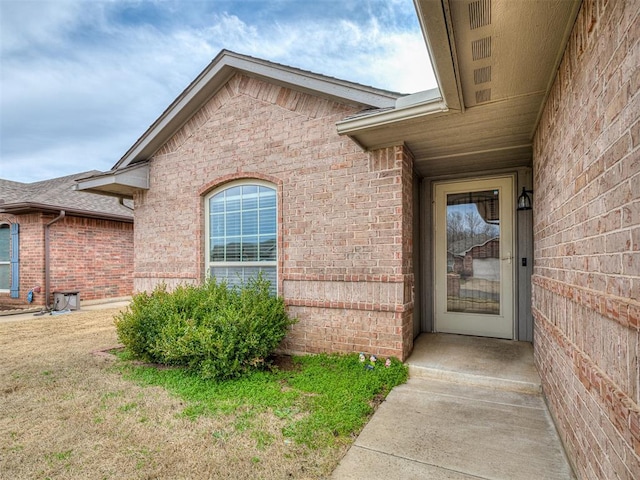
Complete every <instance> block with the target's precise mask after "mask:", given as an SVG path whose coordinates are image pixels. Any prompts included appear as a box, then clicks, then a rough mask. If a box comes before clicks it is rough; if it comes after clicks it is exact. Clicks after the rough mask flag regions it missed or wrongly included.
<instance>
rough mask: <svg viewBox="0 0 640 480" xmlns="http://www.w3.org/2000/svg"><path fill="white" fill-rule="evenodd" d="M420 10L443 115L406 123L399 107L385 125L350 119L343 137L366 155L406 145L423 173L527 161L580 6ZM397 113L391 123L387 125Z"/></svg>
mask: <svg viewBox="0 0 640 480" xmlns="http://www.w3.org/2000/svg"><path fill="white" fill-rule="evenodd" d="M414 3H415V6H416V11H417V13H418V16H419V20H420V24H421V26H422V28H423V34H424V36H425V41H426V43H427V47H428V49H429V53H430V55H431V62H432V64H433V66H434V70H435V73H436V79H437V81H438V86H439V89H440V92H441V97H442V101H441V105H440V107H442V108H440V109H432V111H429V110H427V109H425V110H424V111H423V112H421V113H420V114H418V115H410V116H403V115H402V111H403V108H401V107H399V108H396V109H395V111H394V112H385V113H384V115H383V114H377V117H378V118H379V119H380V120H383V121H382V122H380V123H378V124H376V122H375V121H370V122H367V121H366V119H364V118H362V117H358V118H354V119H346V120H344V121H343V122H340V124H339V125H338V131H339V133H343V134H348V135H349V136H351V137H352V138H353V139H354V141H356V142H357V143H358V144H360V145H361V146H363V147H364V148H366V149H375V148H378V147H380V146H385V145H390V144H394V143H399V142H404V143H405V144H406V145H407V146H408V147H409V148H410V149H411V151H412V152H413V154H414V156H415V158H416V167H417V168H418V170H419V171H420V172H421V173H422V174H425V175H426V174H429V171H430V170H431V168H430V165H431V164H430V162H434V164H435V163H438V164H440V163H442V162H445V163H447V164H448V165H449V166H450V168H451V170H452V171H455V168H456V159H458V158H459V159H463V158H464V159H473V161H475V162H478V165H477V166H482V161H483V160H482V159H485V160H484V161H485V165H490V164H489V163H486V162H491V161H492V160H493V159H494V158H500V159H504V161H509V160H508V159H509V156H510V155H511V154H513V158H514V159H516V158H517V159H518V162H521V163H522V162H525V163H526V162H530V161H531V155H530V152H531V151H532V149H531V143H532V140H533V135H534V133H535V129H536V126H537V123H538V120H539V117H540V115H541V112H542V108H543V107H544V103H545V100H546V97H547V95H548V92H549V89H550V87H551V85H552V82H553V80H554V79H555V76H556V72H557V67H558V65H559V63H560V60H561V58H562V55H563V53H564V49H565V46H566V42H567V40H568V38H569V35H570V33H571V30H572V28H573V24H574V22H575V18H576V16H577V13H578V9H579V7H580V4H581V0H559V1H547V0H527V1H515V0H414ZM402 103H403V100H402V99H399V100H398V102H397V105H398V106H399V105H401V104H402ZM406 112H407V113H410V112H411V110H406ZM394 113H395V118H394V119H393V121H384V120H386V119H387V118H392V117H393V114H394ZM374 115H376V114H374ZM371 120H374V119H373V118H372V119H371ZM527 152H529V153H528V154H527ZM527 156H528V158H527ZM465 162H467V161H466V160H465ZM500 162H502V160H500ZM443 165H444V163H443ZM461 165H462V164H461ZM468 166H469V165H465V166H464V167H461V168H464V169H467V168H468ZM495 166H496V167H497V166H499V165H497V164H496V165H495ZM438 169H440V167H438Z"/></svg>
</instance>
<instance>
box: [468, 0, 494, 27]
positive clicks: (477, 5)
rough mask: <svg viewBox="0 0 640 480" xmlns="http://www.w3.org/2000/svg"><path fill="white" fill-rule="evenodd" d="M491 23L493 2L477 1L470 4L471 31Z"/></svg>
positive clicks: (487, 0) (486, 0)
mask: <svg viewBox="0 0 640 480" xmlns="http://www.w3.org/2000/svg"><path fill="white" fill-rule="evenodd" d="M490 23H491V0H477V1H475V2H471V3H470V4H469V27H470V28H471V30H473V29H475V28H480V27H484V26H485V25H489V24H490Z"/></svg>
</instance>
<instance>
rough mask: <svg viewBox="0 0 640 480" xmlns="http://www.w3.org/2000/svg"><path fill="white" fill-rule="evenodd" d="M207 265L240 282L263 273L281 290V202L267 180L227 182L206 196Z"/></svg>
mask: <svg viewBox="0 0 640 480" xmlns="http://www.w3.org/2000/svg"><path fill="white" fill-rule="evenodd" d="M205 212H206V219H205V226H206V232H207V234H206V247H207V248H206V252H207V253H206V261H205V263H206V267H207V272H208V273H209V275H210V276H211V277H215V278H216V279H217V280H225V281H226V282H227V283H228V284H229V285H238V284H241V283H242V282H244V281H245V280H247V279H248V278H251V277H255V276H257V275H258V272H262V274H263V276H264V278H266V279H267V280H269V281H270V282H271V289H272V291H273V292H274V293H275V292H276V291H277V259H278V251H277V235H278V232H277V226H278V221H277V218H278V217H277V202H276V190H275V188H274V187H273V186H272V185H271V184H268V183H266V182H260V181H242V182H234V183H232V184H227V185H225V186H224V187H222V188H220V189H217V190H214V191H213V192H212V193H210V194H209V195H207V196H206V197H205Z"/></svg>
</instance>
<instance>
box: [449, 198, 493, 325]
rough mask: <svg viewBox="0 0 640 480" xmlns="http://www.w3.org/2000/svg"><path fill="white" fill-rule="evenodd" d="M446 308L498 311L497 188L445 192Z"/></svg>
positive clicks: (453, 309)
mask: <svg viewBox="0 0 640 480" xmlns="http://www.w3.org/2000/svg"><path fill="white" fill-rule="evenodd" d="M446 221H447V311H449V312H463V313H465V312H466V313H485V314H489V315H498V314H499V313H500V191H499V190H483V191H479V192H465V193H450V194H447V216H446Z"/></svg>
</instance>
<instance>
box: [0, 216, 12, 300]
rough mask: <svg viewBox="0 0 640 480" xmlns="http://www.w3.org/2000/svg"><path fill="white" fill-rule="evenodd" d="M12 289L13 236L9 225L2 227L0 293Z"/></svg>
mask: <svg viewBox="0 0 640 480" xmlns="http://www.w3.org/2000/svg"><path fill="white" fill-rule="evenodd" d="M10 288H11V234H10V231H9V225H7V224H6V223H3V224H2V225H0V291H3V292H8V291H9V289H10Z"/></svg>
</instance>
